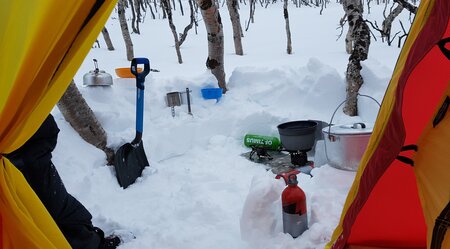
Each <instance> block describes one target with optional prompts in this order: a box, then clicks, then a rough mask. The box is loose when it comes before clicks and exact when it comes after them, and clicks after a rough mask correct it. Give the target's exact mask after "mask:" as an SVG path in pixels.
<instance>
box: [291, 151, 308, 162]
mask: <svg viewBox="0 0 450 249" xmlns="http://www.w3.org/2000/svg"><path fill="white" fill-rule="evenodd" d="M289 154H290V155H291V163H292V164H293V165H297V166H305V165H307V164H308V155H307V154H306V152H305V151H289Z"/></svg>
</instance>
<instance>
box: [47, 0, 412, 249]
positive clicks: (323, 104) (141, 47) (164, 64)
mask: <svg viewBox="0 0 450 249" xmlns="http://www.w3.org/2000/svg"><path fill="white" fill-rule="evenodd" d="M184 3H185V11H186V9H187V6H188V5H187V2H184ZM383 8H384V6H376V5H373V6H371V14H369V15H367V14H366V18H368V19H371V20H378V21H377V22H378V23H381V22H382V16H383V15H382V11H383ZM248 12H249V6H248V5H241V12H240V13H241V20H242V25H243V27H244V28H245V23H246V21H247V19H248ZM220 13H221V15H222V22H223V25H224V35H225V70H226V76H227V83H228V88H229V91H228V92H227V94H226V95H224V96H223V97H222V98H221V99H220V101H219V102H217V103H216V101H215V100H204V99H203V98H202V97H201V94H200V89H201V88H203V87H206V86H213V87H215V86H216V81H215V78H214V76H213V75H212V74H211V73H210V72H209V71H208V70H207V69H206V68H205V61H206V57H207V41H206V32H205V27H204V24H203V22H202V21H200V22H199V27H198V34H197V35H196V34H195V32H194V30H193V29H192V30H191V31H190V33H189V35H188V37H187V40H186V42H185V43H184V44H183V46H182V47H181V53H182V56H183V60H184V63H183V64H181V65H180V64H178V62H177V58H176V53H175V49H174V46H173V36H172V33H171V31H170V29H169V26H168V22H167V20H163V19H157V20H152V19H150V14H147V16H146V19H145V22H144V23H143V24H141V35H136V34H132V39H133V43H134V49H135V56H136V57H147V58H149V59H150V62H151V67H152V68H154V69H158V70H160V72H158V73H151V74H150V75H149V76H147V78H146V82H145V85H146V89H145V115H144V132H143V141H144V148H145V151H146V154H147V157H148V159H149V161H150V167H147V168H146V169H145V170H144V172H143V176H142V177H141V178H139V179H138V180H137V182H136V183H135V184H133V185H131V186H130V187H128V188H127V189H125V190H124V189H122V188H121V187H119V185H118V183H117V180H116V178H115V172H114V170H113V168H111V167H108V166H105V155H104V154H103V152H102V151H100V150H98V149H96V148H95V147H93V146H92V145H90V144H88V143H86V142H84V141H83V140H82V139H81V138H80V137H79V136H78V134H77V133H76V132H75V131H74V130H73V129H72V128H71V127H70V125H69V124H68V123H67V122H66V121H65V120H64V118H63V117H62V115H61V114H60V113H59V110H58V109H57V108H55V109H54V110H53V114H54V116H55V118H56V120H57V122H58V125H59V127H60V129H61V132H60V136H59V143H58V145H57V148H56V150H55V152H54V153H53V156H54V158H53V161H54V163H55V165H56V166H57V168H58V170H59V172H60V175H61V177H62V178H63V181H64V183H65V185H66V187H67V189H68V191H69V192H70V193H71V194H73V195H74V196H75V197H76V198H78V199H79V200H80V201H81V202H82V203H83V204H84V205H85V206H86V207H87V208H88V209H89V211H90V212H91V213H92V215H93V217H94V219H93V222H94V224H95V225H96V226H99V227H101V228H103V229H104V230H105V231H106V233H107V234H110V233H119V234H126V233H127V232H131V233H133V234H134V235H135V236H136V238H135V239H132V240H130V239H128V242H126V243H124V244H123V245H121V246H120V248H121V249H127V248H128V249H138V248H139V249H141V248H158V249H179V248H183V249H191V248H192V249H199V248H200V249H207V248H208V249H210V248H214V249H230V248H233V249H245V248H255V249H256V248H323V247H324V245H325V244H326V243H327V242H328V240H329V239H330V237H331V234H332V232H333V229H334V227H335V226H336V225H337V223H338V221H339V218H340V214H341V210H342V206H343V204H344V201H345V198H346V195H347V192H348V190H349V188H350V186H351V184H352V181H353V178H354V176H355V173H354V172H349V171H342V170H338V169H335V168H333V167H330V166H329V165H328V164H326V161H324V160H323V158H322V159H320V160H319V158H317V160H316V168H315V169H313V170H312V172H311V174H312V175H313V177H311V176H309V175H306V174H300V175H299V186H300V187H301V188H302V189H303V190H304V191H305V193H306V196H307V208H308V219H309V230H307V231H306V232H305V233H304V234H302V235H301V236H300V237H298V238H296V239H293V238H292V237H291V236H290V235H288V234H284V233H283V231H282V224H281V200H280V196H281V191H282V190H283V188H284V182H283V181H282V180H276V179H275V175H274V174H273V173H272V172H271V171H267V170H266V169H265V168H264V167H263V166H261V165H260V164H256V163H253V162H251V161H249V160H248V159H246V158H244V157H242V156H241V154H242V153H244V152H248V151H249V149H248V148H246V147H245V146H244V144H243V137H244V135H245V134H248V133H251V134H261V135H271V136H278V131H277V125H279V124H281V123H284V122H287V121H294V120H305V119H306V120H307V119H314V120H323V121H326V122H329V120H330V118H331V115H332V113H333V112H334V110H335V109H336V107H337V106H338V104H339V103H341V102H342V101H343V100H344V99H345V79H344V73H345V70H346V67H347V62H348V57H349V55H348V54H346V52H345V48H344V37H342V38H341V39H339V40H336V39H337V37H338V35H339V33H340V30H339V29H337V28H338V27H339V25H338V24H339V20H340V18H341V17H342V16H343V14H344V12H343V9H342V7H341V6H340V5H338V4H336V3H330V4H329V5H328V7H327V8H326V9H325V10H324V11H323V14H322V15H320V8H308V7H304V6H302V7H301V8H295V7H294V6H293V5H291V6H290V9H289V14H290V27H291V32H292V47H293V54H292V55H288V54H286V34H285V29H284V27H285V26H284V25H285V23H284V18H283V9H282V3H280V2H279V3H276V4H273V5H270V6H269V7H268V8H267V9H265V8H262V7H260V6H257V9H256V13H255V22H254V23H251V24H250V27H249V30H248V31H247V32H244V37H243V48H244V56H237V55H235V54H234V45H233V39H232V30H231V23H230V19H229V16H228V11H227V9H226V7H222V8H221V9H220ZM401 17H402V18H403V20H405V21H404V22H403V23H404V24H406V25H408V27H409V22H408V18H409V16H408V15H406V14H403V16H401ZM187 18H188V14H186V15H185V16H181V15H180V12H179V11H176V12H174V20H175V24H176V25H177V29H178V32H181V31H182V30H183V29H184V26H185V25H187V24H188V19H187ZM199 18H200V19H201V15H199ZM398 26H399V25H398V22H396V23H395V25H394V27H393V28H394V29H398ZM106 27H107V28H108V30H109V32H110V35H111V37H112V40H113V44H114V46H115V48H116V50H115V51H108V50H107V49H106V45H104V41H103V38H102V36H100V37H99V41H100V44H101V48H93V49H92V50H91V51H90V53H89V54H88V56H87V57H86V59H85V61H84V62H83V64H82V66H81V67H80V69H79V71H78V73H77V75H76V76H75V78H74V79H75V81H76V83H77V85H78V86H79V89H80V91H81V92H82V94H83V96H84V97H85V99H86V101H87V102H88V103H89V105H90V106H91V108H92V109H93V111H94V113H95V114H96V116H97V118H98V119H99V121H100V122H101V123H102V125H103V127H104V129H105V130H106V132H107V134H108V143H109V145H110V146H111V147H114V148H118V147H119V146H120V145H122V144H124V143H126V142H130V141H131V140H132V139H133V138H134V127H135V91H136V88H135V81H134V80H133V79H119V78H117V77H116V75H115V73H114V69H115V68H117V67H128V66H129V65H130V62H128V61H127V60H126V56H125V55H126V54H125V48H124V42H123V39H122V37H121V32H120V26H119V23H118V19H117V13H115V12H114V13H112V16H111V18H110V19H109V21H108V23H107V25H106ZM345 32H346V31H345V30H344V35H343V36H345ZM375 34H376V33H375ZM376 35H378V34H376ZM377 39H378V41H374V40H373V39H372V43H371V46H370V52H369V58H368V59H367V60H366V61H364V62H363V70H362V74H363V77H364V80H365V83H364V85H363V86H362V88H361V93H363V94H367V95H370V96H372V97H373V98H375V99H377V100H378V101H379V102H381V101H382V99H383V95H384V92H385V89H386V87H387V84H388V82H389V79H390V77H391V73H392V71H393V68H394V66H395V62H396V59H397V56H398V54H399V52H400V49H399V48H397V47H388V46H387V45H386V43H381V42H380V38H377ZM94 58H95V59H97V60H98V65H99V68H100V69H102V70H106V72H108V73H110V74H112V75H113V77H114V84H113V86H111V87H97V88H95V87H83V86H82V83H83V75H84V74H85V73H87V72H88V71H89V70H92V69H93V68H94V64H93V61H92V60H93V59H94ZM186 87H188V88H189V89H190V90H192V95H191V96H192V113H193V116H191V115H188V112H187V106H186V105H182V106H180V107H176V108H175V113H176V116H175V117H174V118H173V117H172V115H171V111H170V108H169V107H167V106H166V103H165V96H166V94H167V93H168V92H173V91H184V90H185V89H186ZM359 104H360V116H358V117H353V118H349V117H347V116H345V115H344V114H343V113H342V112H338V113H337V114H336V116H335V119H334V120H333V123H351V122H354V121H365V122H374V121H375V119H376V114H377V112H378V106H377V105H376V104H375V103H374V102H373V101H371V100H370V99H364V98H360V101H359ZM322 154H323V153H322Z"/></svg>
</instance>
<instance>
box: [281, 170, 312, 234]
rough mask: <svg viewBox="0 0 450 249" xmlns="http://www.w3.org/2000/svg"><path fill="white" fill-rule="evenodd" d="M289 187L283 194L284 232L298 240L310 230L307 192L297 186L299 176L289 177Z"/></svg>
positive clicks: (292, 175) (291, 175)
mask: <svg viewBox="0 0 450 249" xmlns="http://www.w3.org/2000/svg"><path fill="white" fill-rule="evenodd" d="M286 183H287V187H286V188H285V189H284V190H283V193H282V194H281V203H282V206H283V231H284V232H285V233H289V234H290V235H291V236H292V237H294V238H297V237H298V236H300V235H301V234H302V233H303V232H304V231H306V230H307V229H308V217H307V213H306V196H305V192H303V190H302V189H301V188H300V187H299V186H298V185H297V184H298V181H297V175H296V174H295V173H294V174H290V175H288V176H287V181H286Z"/></svg>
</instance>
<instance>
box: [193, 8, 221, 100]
mask: <svg viewBox="0 0 450 249" xmlns="http://www.w3.org/2000/svg"><path fill="white" fill-rule="evenodd" d="M197 1H198V5H199V6H200V10H201V13H202V16H203V21H204V22H205V26H206V31H207V32H208V58H207V59H206V67H207V68H208V69H211V73H212V74H213V75H214V76H215V77H216V79H217V82H218V85H219V87H220V88H222V91H223V93H226V91H227V85H226V80H225V70H224V66H223V63H224V60H223V53H224V52H223V50H224V45H223V28H222V20H221V18H220V13H219V10H218V9H217V6H216V5H215V4H214V1H213V0H197Z"/></svg>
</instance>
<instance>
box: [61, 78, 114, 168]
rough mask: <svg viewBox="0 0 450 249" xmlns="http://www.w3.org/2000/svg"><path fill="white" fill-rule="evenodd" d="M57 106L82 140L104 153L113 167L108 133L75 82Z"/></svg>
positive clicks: (112, 153) (112, 154)
mask: <svg viewBox="0 0 450 249" xmlns="http://www.w3.org/2000/svg"><path fill="white" fill-rule="evenodd" d="M57 106H58V108H59V110H60V111H61V113H62V115H63V116H64V118H65V119H66V121H67V122H69V123H70V125H71V126H72V127H73V128H74V129H75V131H76V132H78V134H79V135H80V136H81V138H83V139H84V140H85V141H86V142H88V143H90V144H92V145H94V146H95V147H97V148H99V149H101V150H102V151H104V152H105V154H106V160H107V164H108V165H112V164H113V162H114V150H112V149H111V148H108V147H107V135H106V132H105V130H104V129H103V127H102V125H101V124H100V122H98V120H97V118H96V117H95V114H94V112H92V110H91V108H90V107H89V106H88V104H87V103H86V101H85V100H84V98H83V96H82V95H81V93H80V91H78V88H77V86H76V85H75V82H74V81H73V80H72V82H71V83H70V85H69V87H68V88H67V90H66V92H65V93H64V95H63V96H62V97H61V99H60V100H59V102H58V104H57Z"/></svg>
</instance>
